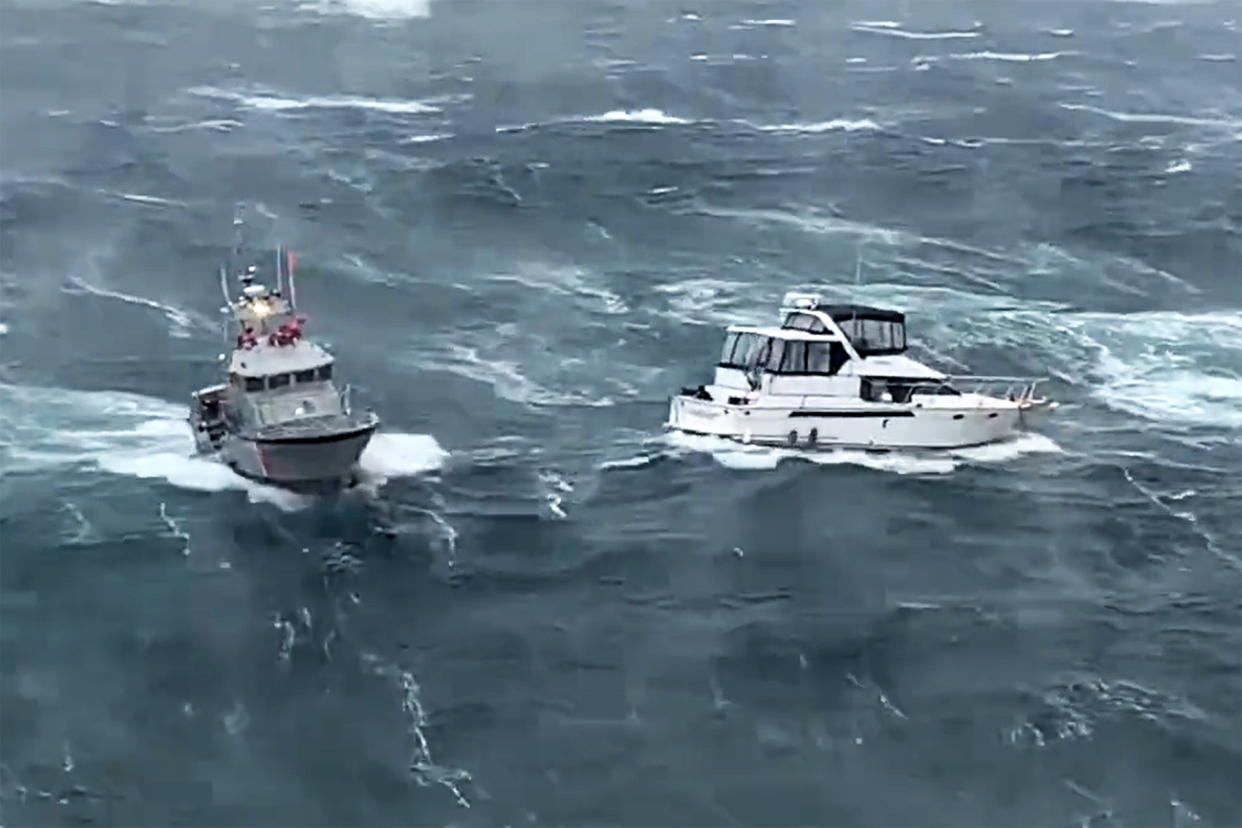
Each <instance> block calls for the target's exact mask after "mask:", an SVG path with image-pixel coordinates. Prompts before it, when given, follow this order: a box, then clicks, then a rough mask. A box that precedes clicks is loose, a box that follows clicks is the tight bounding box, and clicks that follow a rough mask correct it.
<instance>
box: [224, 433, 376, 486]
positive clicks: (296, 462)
mask: <svg viewBox="0 0 1242 828" xmlns="http://www.w3.org/2000/svg"><path fill="white" fill-rule="evenodd" d="M377 427H378V423H371V424H367V425H365V426H361V427H358V428H354V429H351V430H348V431H340V432H335V433H330V434H321V435H314V436H307V437H297V438H284V439H263V438H261V437H258V438H251V437H243V436H239V435H232V434H231V435H229V436H228V437H227V438H226V439H225V441H224V446H223V447H222V449H221V452H220V454H221V458H222V459H223V460H224V462H225V463H227V464H228V465H229V466H230V467H232V468H233V470H234V471H236V472H237V473H238V474H240V475H242V476H244V477H248V478H251V479H253V480H258V481H261V482H264V483H271V484H275V485H277V486H283V487H285V488H292V489H319V488H323V487H324V486H325V485H327V486H331V485H335V484H338V483H343V482H348V481H350V480H352V479H353V477H354V474H355V471H356V468H357V465H358V460H359V458H360V457H361V456H362V452H363V450H364V449H365V448H366V447H367V444H368V443H370V441H371V437H372V436H373V435H374V434H375V430H376V428H377Z"/></svg>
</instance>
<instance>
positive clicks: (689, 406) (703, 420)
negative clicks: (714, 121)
mask: <svg viewBox="0 0 1242 828" xmlns="http://www.w3.org/2000/svg"><path fill="white" fill-rule="evenodd" d="M738 408H739V407H738V406H736V405H732V404H729V403H727V402H722V401H720V400H717V399H714V398H713V397H712V396H711V395H710V394H709V393H708V392H706V391H705V390H704V389H703V388H699V389H685V390H683V391H682V393H680V394H676V395H674V396H673V397H672V398H671V399H670V400H669V408H668V420H667V421H666V422H665V423H664V428H665V429H666V430H675V431H684V432H687V433H689V434H710V435H715V436H720V437H733V436H736V435H738V434H739V433H741V432H743V431H744V430H745V429H744V428H742V427H739V422H738V421H739V419H740V416H741V415H740V412H739V410H738Z"/></svg>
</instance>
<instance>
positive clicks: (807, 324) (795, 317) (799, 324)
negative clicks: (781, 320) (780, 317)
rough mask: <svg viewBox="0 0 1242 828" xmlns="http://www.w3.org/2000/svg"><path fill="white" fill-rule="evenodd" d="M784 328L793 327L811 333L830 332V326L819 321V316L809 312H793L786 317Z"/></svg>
mask: <svg viewBox="0 0 1242 828" xmlns="http://www.w3.org/2000/svg"><path fill="white" fill-rule="evenodd" d="M781 327H782V328H792V329H793V330H795V331H810V332H811V333H828V327H827V326H826V325H824V323H823V322H821V321H819V317H816V316H812V315H811V314H809V313H791V314H789V316H786V317H785V324H783V325H781Z"/></svg>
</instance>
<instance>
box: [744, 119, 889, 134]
mask: <svg viewBox="0 0 1242 828" xmlns="http://www.w3.org/2000/svg"><path fill="white" fill-rule="evenodd" d="M749 125H750V126H753V127H754V128H755V129H758V130H760V131H762V132H777V133H807V134H816V133H820V132H858V131H860V130H878V129H880V125H879V124H877V123H876V122H875V121H873V120H871V119H870V118H857V119H850V118H834V119H832V120H830V121H815V122H812V123H793V124H749Z"/></svg>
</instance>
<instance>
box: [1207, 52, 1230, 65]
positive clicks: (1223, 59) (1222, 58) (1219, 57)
mask: <svg viewBox="0 0 1242 828" xmlns="http://www.w3.org/2000/svg"><path fill="white" fill-rule="evenodd" d="M1237 59H1238V56H1237V55H1235V54H1232V53H1222V54H1215V55H1199V60H1203V61H1207V62H1208V63H1232V62H1233V61H1235V60H1237Z"/></svg>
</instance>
